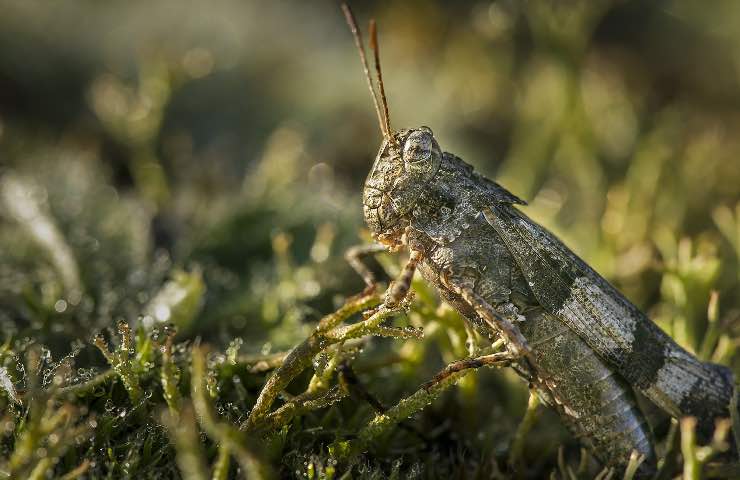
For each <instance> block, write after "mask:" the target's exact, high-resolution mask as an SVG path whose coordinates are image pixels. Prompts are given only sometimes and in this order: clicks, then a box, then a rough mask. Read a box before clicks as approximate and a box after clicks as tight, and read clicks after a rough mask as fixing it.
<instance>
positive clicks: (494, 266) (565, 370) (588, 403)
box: [415, 218, 655, 476]
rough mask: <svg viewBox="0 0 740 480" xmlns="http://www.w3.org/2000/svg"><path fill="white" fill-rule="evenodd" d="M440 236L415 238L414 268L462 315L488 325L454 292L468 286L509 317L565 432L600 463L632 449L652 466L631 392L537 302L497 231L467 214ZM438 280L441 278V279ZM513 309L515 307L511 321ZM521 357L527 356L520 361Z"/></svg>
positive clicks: (532, 375) (524, 368)
mask: <svg viewBox="0 0 740 480" xmlns="http://www.w3.org/2000/svg"><path fill="white" fill-rule="evenodd" d="M452 237H453V238H449V239H448V240H447V241H432V239H430V238H429V237H425V236H423V235H422V236H418V238H415V240H416V241H417V242H418V245H419V246H420V247H421V248H423V249H424V250H425V253H426V256H425V259H424V261H423V262H422V264H420V266H419V267H420V270H421V273H422V274H423V275H424V276H425V277H426V278H427V280H429V281H430V282H433V283H435V284H436V285H437V287H438V289H439V291H440V293H441V295H442V296H443V297H444V298H445V300H447V301H448V302H449V303H451V304H452V305H453V306H454V307H455V308H456V309H457V310H458V311H459V312H460V313H462V314H463V315H464V316H465V317H466V318H468V319H469V320H471V321H472V322H473V323H475V324H476V325H477V326H478V327H482V328H483V329H484V330H485V329H486V328H487V327H486V326H485V325H484V324H485V322H483V320H482V319H481V318H480V317H479V316H478V315H477V313H476V312H475V310H474V309H473V308H471V307H470V305H469V304H467V303H466V302H465V301H464V300H463V298H462V297H461V296H460V295H459V294H457V293H455V290H456V289H460V288H468V289H472V290H473V291H474V292H475V293H476V294H477V295H478V296H479V297H480V298H482V299H483V300H485V301H486V302H488V303H489V304H490V305H491V306H493V307H494V308H496V309H497V310H501V311H502V312H503V313H502V314H503V315H506V314H507V312H508V313H509V314H511V316H510V320H511V321H513V323H514V325H515V326H516V327H518V328H519V329H520V331H521V333H522V334H523V335H524V337H525V338H526V340H527V342H528V344H529V347H530V349H531V350H532V351H533V353H534V356H535V362H533V363H534V364H533V365H524V364H522V365H520V368H518V371H519V372H520V373H521V374H523V376H524V377H525V378H526V377H529V378H527V379H528V380H531V381H532V384H533V385H534V386H535V388H537V390H538V392H539V393H540V395H541V396H542V397H543V399H545V400H546V401H547V402H548V403H549V404H551V406H552V407H554V408H555V409H556V410H557V411H558V413H559V414H560V416H561V417H562V419H563V421H564V423H565V424H566V425H567V427H568V428H569V430H570V431H571V432H572V433H573V434H574V435H575V436H576V437H577V438H578V439H579V440H580V441H581V442H583V443H584V444H586V445H587V446H588V447H590V450H591V451H592V452H593V454H594V455H595V456H596V457H597V458H598V459H599V460H601V461H602V462H604V463H605V464H607V465H611V466H615V467H617V468H624V467H625V466H626V465H627V463H628V462H629V458H630V454H631V452H632V451H637V452H638V453H639V454H641V455H644V456H645V461H644V462H643V464H642V467H641V469H640V472H639V474H641V476H644V475H642V474H648V473H650V472H651V471H654V469H655V455H654V452H653V447H652V442H651V438H650V431H649V427H648V425H647V422H646V421H645V418H644V416H643V414H642V412H641V411H640V410H639V408H638V406H637V402H636V397H635V393H634V391H633V390H632V388H631V387H630V386H629V385H628V384H627V383H626V382H625V380H624V379H623V378H621V376H619V374H617V373H616V372H615V371H614V370H613V369H611V368H609V366H608V365H607V364H606V363H604V361H603V360H601V359H600V358H599V357H598V356H597V355H596V353H595V352H594V351H593V350H592V349H591V348H590V347H589V345H588V344H587V343H586V342H585V341H584V340H583V339H581V338H580V337H579V336H578V335H577V334H576V333H575V332H573V331H572V330H570V329H569V328H568V327H567V326H565V325H564V324H563V323H562V322H561V321H560V320H558V318H556V317H554V316H553V315H551V314H549V313H547V312H546V311H545V310H544V309H543V308H542V307H541V305H539V303H538V302H537V300H536V298H535V297H534V295H533V294H532V292H531V290H530V287H529V286H528V284H527V282H526V281H525V279H524V277H523V275H522V273H521V271H520V270H519V268H518V266H517V264H516V262H515V261H514V259H513V257H512V256H511V253H510V252H509V251H508V250H507V249H506V247H505V246H504V245H503V242H502V240H501V239H500V238H499V237H498V235H497V233H496V232H495V231H494V230H493V228H491V227H490V226H489V225H488V224H487V223H486V222H485V221H483V220H482V219H479V218H475V219H471V221H470V222H469V223H467V225H466V226H465V227H463V228H460V229H459V230H457V231H456V232H455V234H454V235H453V236H452ZM441 278H445V279H446V280H445V281H441V280H440V279H441ZM517 311H518V312H519V313H521V315H523V317H522V316H519V318H518V319H517V315H518V313H517ZM525 363H527V362H525Z"/></svg>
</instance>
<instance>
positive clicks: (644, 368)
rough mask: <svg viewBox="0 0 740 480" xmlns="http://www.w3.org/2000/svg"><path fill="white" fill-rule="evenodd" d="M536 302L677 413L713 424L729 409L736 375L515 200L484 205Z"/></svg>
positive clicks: (633, 382) (626, 375)
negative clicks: (663, 325) (680, 337)
mask: <svg viewBox="0 0 740 480" xmlns="http://www.w3.org/2000/svg"><path fill="white" fill-rule="evenodd" d="M483 215H484V216H485V218H486V220H487V221H488V223H489V224H490V225H491V226H492V227H493V228H494V229H495V230H496V232H497V233H498V235H499V236H501V238H502V239H503V242H504V244H505V245H506V247H507V248H508V250H509V251H510V252H511V254H512V255H513V257H514V258H515V260H516V262H517V264H518V266H519V268H520V269H521V271H522V273H523V275H524V277H525V278H526V280H527V282H528V283H529V286H530V288H531V290H532V292H533V293H534V296H535V298H536V299H537V301H538V302H539V303H540V305H542V307H544V308H545V309H546V310H547V311H549V312H550V313H552V314H553V315H554V316H555V317H557V318H558V320H560V321H561V322H562V323H563V324H565V325H566V326H567V327H568V328H570V329H571V330H573V331H574V332H576V334H578V336H580V337H581V338H582V339H583V340H584V341H585V342H586V343H587V344H588V345H589V346H590V347H591V348H592V349H593V350H594V351H595V352H596V354H597V355H599V356H600V357H601V358H602V359H604V360H605V361H606V362H607V363H608V364H610V365H611V366H612V367H613V368H614V369H615V370H616V371H617V372H618V373H619V374H620V375H621V376H622V377H623V378H625V379H626V380H627V381H628V382H629V383H630V384H631V385H632V386H633V387H634V388H636V389H637V390H639V391H640V392H642V393H643V394H644V395H645V396H647V397H648V398H649V399H650V400H652V401H653V402H655V403H656V404H657V405H659V406H660V407H661V408H663V409H664V410H665V411H666V412H668V413H669V414H670V415H672V416H674V417H678V416H684V415H692V416H696V417H698V418H699V420H700V422H702V423H703V424H705V425H706V426H707V427H708V428H710V429H711V428H712V427H713V423H714V418H716V417H720V416H721V417H727V416H729V413H728V412H729V410H728V408H729V403H730V399H731V397H732V389H733V376H732V373H731V372H730V370H729V369H728V368H726V367H722V366H720V365H714V364H710V363H702V362H700V361H699V360H698V359H696V358H695V357H694V356H693V355H691V354H690V353H688V352H687V351H686V350H684V349H683V348H681V347H680V346H679V345H678V344H676V343H675V342H674V341H673V340H672V339H671V338H670V337H669V336H668V335H667V334H666V333H665V332H663V331H662V330H661V329H660V328H658V326H657V325H655V324H654V323H653V322H652V321H651V320H650V319H648V318H647V317H646V316H645V315H644V314H643V313H642V312H641V311H640V310H638V309H637V307H635V306H634V305H632V303H630V302H629V301H628V300H627V299H626V298H625V297H624V296H623V295H622V294H621V293H619V292H618V291H617V290H616V289H615V288H614V287H613V286H612V285H610V284H609V282H607V281H606V280H604V278H602V277H601V276H600V275H599V274H598V273H596V272H595V271H594V270H593V269H592V268H591V267H589V266H588V265H587V264H586V263H585V262H584V261H583V260H581V259H580V258H579V257H578V256H577V255H576V254H574V253H573V252H572V251H570V250H569V249H568V247H566V246H565V245H563V243H562V242H560V240H558V239H557V237H555V235H553V234H551V233H550V232H548V231H547V230H546V229H544V228H543V227H541V226H540V225H538V224H537V223H535V222H534V221H532V220H531V219H529V218H528V217H527V216H526V215H524V214H523V213H521V212H520V211H518V210H517V209H515V208H514V207H513V206H512V205H510V204H505V203H498V202H491V205H490V206H488V207H486V208H483Z"/></svg>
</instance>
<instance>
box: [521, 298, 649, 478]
mask: <svg viewBox="0 0 740 480" xmlns="http://www.w3.org/2000/svg"><path fill="white" fill-rule="evenodd" d="M525 317H526V321H524V322H520V323H518V326H519V328H520V329H521V332H522V334H523V335H524V336H525V337H526V338H527V341H528V342H529V346H530V348H531V349H532V350H533V351H534V354H535V357H536V358H537V365H536V369H537V372H534V373H536V374H537V375H538V376H539V377H540V379H541V380H542V383H544V384H545V385H546V388H547V390H548V391H547V392H543V393H545V395H544V396H545V397H547V396H550V397H551V401H554V403H556V405H554V406H555V408H556V409H557V410H558V412H559V413H560V416H561V417H562V418H563V421H564V422H565V424H566V425H567V427H568V428H569V429H570V430H571V432H572V433H573V434H574V435H575V436H576V437H577V438H578V439H579V440H580V441H582V442H583V443H585V444H586V445H587V446H589V447H590V450H591V451H592V452H593V453H594V455H595V456H596V457H597V458H599V459H600V460H601V461H603V462H604V463H606V464H608V465H617V466H624V465H626V464H627V463H628V461H629V457H630V454H631V452H632V451H633V450H636V451H637V452H638V453H640V454H642V455H645V457H646V458H645V461H644V462H643V464H642V468H641V472H640V473H641V474H648V473H650V472H652V471H654V469H655V454H654V452H653V448H652V442H651V440H650V430H649V426H648V424H647V422H646V421H645V418H644V416H643V414H642V412H641V411H640V410H639V408H638V406H637V403H636V399H635V394H634V392H633V390H632V388H631V387H630V386H629V385H627V384H626V383H625V381H624V380H623V379H621V378H620V377H619V376H618V375H617V374H615V373H614V372H613V371H612V370H611V369H610V368H609V367H608V366H607V365H606V364H604V362H603V361H602V360H601V359H600V358H598V357H597V356H596V355H595V353H594V352H593V350H592V349H591V348H590V347H589V346H588V345H586V343H585V342H584V341H583V340H581V339H580V337H578V335H576V334H575V333H574V332H572V331H571V330H570V329H569V328H568V327H566V326H564V325H563V324H562V323H560V322H559V321H558V320H557V319H556V318H555V317H553V316H552V315H549V314H547V313H546V312H544V311H543V310H542V309H535V310H531V311H529V312H527V313H526V314H525Z"/></svg>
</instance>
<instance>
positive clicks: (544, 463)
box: [0, 0, 740, 479]
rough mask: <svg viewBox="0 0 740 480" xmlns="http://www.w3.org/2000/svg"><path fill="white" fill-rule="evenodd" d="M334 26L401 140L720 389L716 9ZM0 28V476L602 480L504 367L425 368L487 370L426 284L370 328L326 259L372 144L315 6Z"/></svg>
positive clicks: (330, 30)
mask: <svg viewBox="0 0 740 480" xmlns="http://www.w3.org/2000/svg"><path fill="white" fill-rule="evenodd" d="M355 8H356V10H357V12H358V16H359V17H360V18H363V19H367V18H370V17H371V16H375V17H376V18H377V20H378V24H379V27H380V41H381V45H382V51H383V56H384V58H383V61H384V72H385V76H386V81H387V85H386V87H387V90H388V96H389V101H390V108H391V114H392V118H393V121H394V125H395V126H399V127H400V126H417V125H420V124H426V125H429V126H430V127H431V128H432V129H433V130H434V131H435V135H436V137H437V138H438V139H440V142H441V143H442V148H443V149H445V150H448V151H452V152H455V153H456V154H458V155H459V156H461V157H463V158H465V159H466V160H467V161H468V162H470V163H473V164H474V165H475V166H476V168H478V169H479V170H480V171H482V172H484V173H485V174H487V175H488V176H490V177H491V178H495V179H496V180H497V181H499V182H500V183H502V184H503V185H505V186H506V187H507V188H508V189H510V190H512V191H513V192H515V193H516V194H517V195H519V196H521V197H523V198H525V199H527V200H528V201H529V203H530V205H529V206H528V207H526V208H527V210H526V211H527V213H528V214H529V215H530V216H532V217H533V218H535V219H536V220H538V221H539V222H541V223H542V224H544V225H545V226H547V227H548V228H550V229H551V230H553V231H554V232H556V233H557V234H558V235H559V236H560V237H561V238H562V239H563V240H564V241H565V242H566V243H567V244H568V245H570V246H571V247H572V248H573V249H574V250H575V251H576V252H578V253H579V254H580V255H581V256H582V257H583V258H584V259H586V260H587V261H588V262H589V263H590V264H592V265H593V266H594V267H595V268H596V269H597V270H598V271H600V272H601V273H602V274H603V275H604V276H605V277H607V278H608V279H610V280H611V281H612V282H614V284H615V285H617V286H618V287H619V288H620V289H621V290H622V291H623V292H625V294H626V295H627V296H628V297H629V298H630V299H631V300H632V301H633V302H635V303H636V304H637V305H638V306H640V308H642V309H643V310H644V311H646V312H648V314H649V315H650V317H651V318H652V319H654V320H655V321H656V322H657V323H658V324H659V325H660V326H661V327H662V328H664V329H665V330H666V331H668V332H669V333H670V334H671V335H672V336H673V337H674V338H675V339H676V340H677V341H678V342H679V343H680V344H681V345H683V346H684V347H686V348H688V349H689V350H691V351H693V352H695V353H696V354H697V355H698V356H699V357H701V358H703V359H707V360H711V361H714V362H718V363H723V364H727V365H730V366H731V367H732V368H733V369H734V370H735V371H736V372H738V373H740V369H739V368H738V367H739V366H740V365H738V360H739V358H740V357H739V356H738V355H736V349H737V346H738V338H739V335H740V293H739V292H740V290H739V287H740V273H739V272H740V270H739V269H738V262H739V261H740V161H739V160H738V159H739V158H740V141H739V140H738V139H740V116H739V115H738V111H740V109H739V108H738V107H740V73H739V72H740V70H739V68H740V67H739V66H740V63H739V60H740V59H739V58H738V56H737V53H736V52H737V51H738V48H740V23H739V22H740V20H738V19H739V18H740V15H738V14H740V11H738V5H737V4H736V3H735V2H731V1H722V2H713V6H712V8H711V9H710V8H705V7H703V6H700V5H699V4H698V3H695V2H691V1H688V0H675V1H672V2H651V3H650V4H649V5H648V4H645V3H643V2H609V1H603V0H599V1H590V0H569V1H563V2H549V1H530V2H514V1H495V2H462V3H461V2H454V3H447V2H439V3H433V2H430V3H427V2H411V3H406V2H404V4H403V5H398V4H393V3H391V2H382V3H380V4H379V5H373V6H372V7H371V6H369V5H364V4H362V3H360V2H358V4H357V5H355ZM0 10H1V11H2V12H3V14H2V15H0V478H34V479H41V478H64V479H73V478H131V477H137V478H186V479H204V478H213V479H226V478H244V477H248V478H308V479H319V478H321V479H339V478H368V479H369V478H373V479H376V478H393V479H397V478H518V477H524V478H547V477H551V478H561V479H572V478H579V479H580V478H594V477H595V476H599V478H602V479H603V478H607V477H608V476H609V475H611V474H610V473H609V472H608V471H603V472H600V468H599V466H598V465H597V464H596V462H595V461H594V460H592V459H591V458H590V457H589V455H588V454H587V453H586V452H584V451H582V450H581V449H580V447H579V445H578V443H577V442H576V440H574V439H573V438H572V437H571V436H570V435H569V434H568V433H567V432H566V431H565V430H564V428H563V427H562V426H561V425H560V422H559V420H558V418H557V417H556V416H555V415H554V414H553V413H552V412H550V411H549V410H548V409H547V408H545V407H543V406H542V405H540V404H539V402H538V400H537V398H536V397H532V398H530V397H529V394H528V391H527V385H526V384H525V383H524V382H522V381H521V380H520V379H519V378H518V377H516V375H514V373H513V372H512V371H511V370H510V369H507V368H479V369H467V370H459V371H457V370H456V369H455V368H447V369H446V370H445V367H446V366H448V365H452V367H455V366H456V365H457V366H459V365H460V364H459V363H455V362H458V361H460V360H463V359H466V358H471V357H479V356H482V355H487V356H488V358H496V357H495V354H496V352H498V351H499V350H500V349H501V345H500V343H499V342H494V343H493V345H492V344H491V341H490V339H486V338H480V337H479V336H478V335H477V334H476V333H474V332H473V331H472V330H470V329H469V328H468V327H467V326H466V325H465V324H464V323H463V321H462V320H461V318H460V316H459V315H458V314H457V313H455V312H454V311H453V310H452V309H451V308H450V307H448V306H446V305H445V304H443V303H441V302H440V301H439V299H438V297H437V295H436V293H435V292H434V291H433V290H432V289H431V288H430V287H429V286H427V285H425V284H424V283H423V282H422V281H421V279H420V278H417V279H416V280H415V281H414V285H413V287H414V296H413V298H411V299H409V301H408V302H407V303H405V304H403V305H401V306H400V307H399V308H398V309H388V308H386V307H382V306H381V307H379V304H380V303H381V300H382V294H383V292H382V289H381V290H378V291H376V292H368V291H364V292H363V288H364V285H363V283H362V281H361V279H360V278H359V277H358V276H357V275H356V274H355V273H354V272H352V270H351V269H350V268H349V266H348V265H347V263H346V262H345V260H344V258H343V253H344V251H345V250H346V249H347V248H348V247H350V246H351V245H354V244H358V243H362V242H367V241H368V240H369V238H368V235H367V233H366V232H365V231H364V230H363V226H362V212H361V203H360V198H361V197H360V193H361V185H362V180H363V179H364V176H365V175H366V173H367V172H368V170H369V168H370V165H371V162H372V159H373V157H374V155H375V153H376V149H377V147H378V145H379V139H380V134H379V132H378V131H377V126H376V125H375V120H374V115H373V111H372V105H371V103H370V99H369V97H368V95H367V93H366V91H365V85H364V83H363V79H362V76H361V70H360V67H359V64H358V61H357V59H356V54H355V51H354V49H353V48H354V47H353V44H352V40H351V37H350V35H349V32H348V31H347V28H346V26H345V25H344V24H343V18H342V16H341V13H340V11H339V9H338V8H337V6H336V5H334V4H330V3H327V4H314V3H313V2H312V3H309V2H295V3H294V4H283V3H281V4H280V5H278V4H277V2H270V3H266V2H231V1H218V2H215V3H208V4H206V3H203V4H200V5H198V4H187V5H183V4H181V3H180V2H175V1H170V0H165V1H163V2H156V3H152V4H147V5H144V4H138V3H107V2H105V3H97V2H85V1H82V2H75V3H66V4H62V3H48V2H16V1H5V0H2V1H0ZM402 257H403V256H402V255H401V256H399V255H397V254H383V255H380V256H379V258H378V264H377V265H376V267H377V270H378V272H386V273H387V275H386V277H385V278H386V282H387V279H388V278H391V277H392V276H393V275H395V274H397V273H398V271H399V265H401V264H402V262H403V258H402ZM491 363H492V365H491V366H493V367H496V366H498V365H497V364H496V362H491ZM440 373H442V375H438V374H440ZM655 425H656V428H655V435H656V438H657V439H658V441H659V442H658V445H659V449H658V450H659V454H660V457H661V465H662V470H661V475H662V477H661V478H673V477H675V476H680V475H684V478H690V479H695V478H700V477H701V476H702V475H709V476H712V475H724V476H729V477H732V476H733V474H734V473H737V472H736V471H735V472H734V473H733V471H731V470H728V468H729V467H722V466H721V465H720V464H719V463H718V462H717V461H716V459H717V458H718V455H721V453H722V452H723V451H724V450H726V449H727V448H728V440H729V438H728V437H727V435H728V434H727V430H728V428H729V424H722V425H720V426H719V427H718V430H717V433H716V435H715V439H714V441H713V442H712V443H711V444H709V445H706V446H705V445H697V442H696V440H695V438H694V434H693V424H692V421H691V419H684V420H682V421H680V422H679V421H671V420H670V419H667V418H660V417H659V416H658V417H657V419H656V421H655ZM628 476H629V473H628ZM613 478H616V477H613Z"/></svg>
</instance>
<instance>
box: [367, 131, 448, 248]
mask: <svg viewBox="0 0 740 480" xmlns="http://www.w3.org/2000/svg"><path fill="white" fill-rule="evenodd" d="M441 161H442V151H441V150H440V148H439V144H438V143H437V140H435V138H434V135H433V134H432V130H431V129H430V128H429V127H419V128H416V129H410V130H399V131H397V132H394V133H393V134H392V135H391V138H389V139H386V140H384V141H383V144H382V145H381V146H380V151H379V152H378V156H377V158H376V159H375V163H374V164H373V168H372V170H371V171H370V174H369V175H368V177H367V180H366V181H365V190H364V193H363V198H362V203H363V211H364V214H365V223H367V226H368V227H369V228H370V230H371V232H372V233H373V235H374V236H375V237H376V238H377V239H378V240H379V241H381V242H383V243H386V244H389V245H394V244H396V243H398V241H399V239H400V237H401V235H402V234H403V231H404V229H405V227H406V225H407V224H408V221H407V219H406V217H407V214H408V213H409V211H410V210H411V209H412V208H413V206H414V204H415V203H416V201H417V200H418V199H419V196H420V195H421V194H422V192H423V191H424V188H425V185H426V184H427V183H428V182H429V181H430V180H431V179H432V178H434V176H435V174H436V173H437V171H438V170H439V165H440V162H441Z"/></svg>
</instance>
